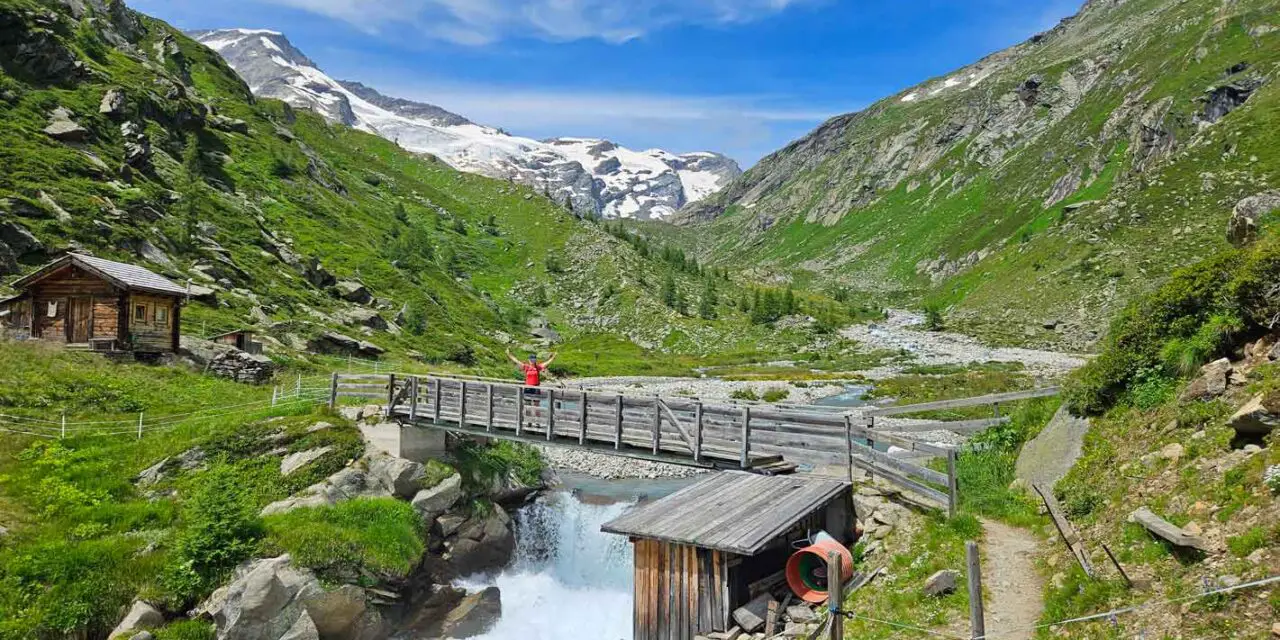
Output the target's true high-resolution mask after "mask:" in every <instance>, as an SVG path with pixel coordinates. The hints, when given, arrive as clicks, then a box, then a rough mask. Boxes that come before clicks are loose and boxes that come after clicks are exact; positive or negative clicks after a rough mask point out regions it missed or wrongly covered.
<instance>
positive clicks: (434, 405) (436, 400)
mask: <svg viewBox="0 0 1280 640" xmlns="http://www.w3.org/2000/svg"><path fill="white" fill-rule="evenodd" d="M443 383H444V380H442V379H440V378H436V390H435V393H434V394H432V396H431V398H432V399H431V417H432V419H433V420H434V421H435V422H436V423H439V422H440V398H441V397H442V393H441V391H440V387H441V386H442V385H443ZM427 384H428V385H430V384H431V378H427Z"/></svg>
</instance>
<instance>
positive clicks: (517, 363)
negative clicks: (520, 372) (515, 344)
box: [507, 349, 523, 367]
mask: <svg viewBox="0 0 1280 640" xmlns="http://www.w3.org/2000/svg"><path fill="white" fill-rule="evenodd" d="M507 359H508V360H510V361H511V363H512V364H514V365H516V366H517V367H519V366H522V365H523V363H521V362H520V359H519V358H517V357H515V356H513V355H511V350H510V349H507Z"/></svg>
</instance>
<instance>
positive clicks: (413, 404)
mask: <svg viewBox="0 0 1280 640" xmlns="http://www.w3.org/2000/svg"><path fill="white" fill-rule="evenodd" d="M421 380H422V378H419V377H418V376H414V377H412V378H409V421H410V422H412V421H415V420H417V419H418V382H419V381H421Z"/></svg>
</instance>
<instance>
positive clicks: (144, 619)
mask: <svg viewBox="0 0 1280 640" xmlns="http://www.w3.org/2000/svg"><path fill="white" fill-rule="evenodd" d="M163 624H164V614H163V613H160V610H159V609H157V608H155V607H153V606H151V604H150V603H147V602H145V601H143V600H135V601H134V602H133V605H132V606H131V607H129V612H128V613H126V614H125V615H124V619H123V620H121V621H120V624H118V625H116V628H115V629H112V630H111V633H109V634H107V637H108V638H111V639H112V640H117V639H120V638H130V637H132V636H133V634H135V633H137V632H139V631H142V630H143V629H150V628H154V627H159V626H160V625H163Z"/></svg>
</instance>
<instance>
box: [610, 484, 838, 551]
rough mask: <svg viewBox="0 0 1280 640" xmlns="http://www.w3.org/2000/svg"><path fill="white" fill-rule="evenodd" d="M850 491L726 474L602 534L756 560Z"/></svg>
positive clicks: (637, 511)
mask: <svg viewBox="0 0 1280 640" xmlns="http://www.w3.org/2000/svg"><path fill="white" fill-rule="evenodd" d="M848 486H849V485H848V483H847V482H844V481H842V480H836V479H832V478H821V477H816V476H802V475H790V476H762V475H756V474H752V473H745V472H741V471H725V472H721V473H716V474H712V475H709V476H707V477H706V478H704V479H703V480H700V481H699V482H697V483H696V484H693V485H691V486H688V487H685V488H684V489H681V490H680V491H677V492H675V493H673V494H671V495H669V496H667V497H665V498H662V499H661V500H655V501H654V502H651V503H649V504H646V505H642V506H640V507H637V508H635V509H632V510H631V511H630V512H628V513H627V514H626V515H624V516H622V517H620V518H617V519H615V520H613V521H611V522H607V523H605V524H604V526H602V527H600V529H601V530H602V531H604V532H606V533H616V534H620V535H626V536H633V537H638V538H649V539H653V540H662V541H664V542H672V543H676V544H687V545H692V546H695V547H702V548H705V549H715V550H718V551H725V552H729V553H736V554H739V555H746V556H752V555H755V554H757V553H759V552H760V551H761V550H762V549H764V548H765V547H766V546H767V545H768V544H769V543H770V542H772V541H773V540H774V539H775V538H777V537H778V536H780V535H782V534H784V533H786V532H787V530H789V529H791V527H793V526H795V524H796V523H798V522H800V521H801V520H803V519H804V518H805V517H807V516H809V515H810V514H812V513H813V512H814V511H816V510H817V509H820V508H822V507H824V506H825V505H826V504H827V503H828V502H830V501H831V500H832V499H833V498H835V497H836V496H838V495H840V492H841V491H844V490H846V489H847V488H848Z"/></svg>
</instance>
